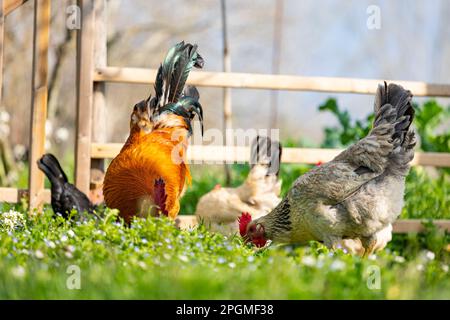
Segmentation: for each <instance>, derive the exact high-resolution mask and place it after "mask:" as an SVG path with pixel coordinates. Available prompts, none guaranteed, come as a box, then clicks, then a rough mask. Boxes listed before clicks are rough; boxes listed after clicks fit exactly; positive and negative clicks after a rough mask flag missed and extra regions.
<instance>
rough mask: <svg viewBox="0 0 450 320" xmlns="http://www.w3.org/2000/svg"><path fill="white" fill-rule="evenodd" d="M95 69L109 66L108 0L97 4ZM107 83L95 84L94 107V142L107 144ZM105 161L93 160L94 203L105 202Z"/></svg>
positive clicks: (99, 0)
mask: <svg viewBox="0 0 450 320" xmlns="http://www.w3.org/2000/svg"><path fill="white" fill-rule="evenodd" d="M94 10H95V31H94V32H95V37H94V39H95V41H94V68H95V69H96V68H104V67H106V66H107V17H106V0H97V1H96V2H95V8H94ZM105 93H106V83H105V82H94V96H93V106H92V108H93V109H92V142H93V143H105V142H106V136H107V135H106V133H107V127H106V96H105ZM104 172H105V159H91V177H90V198H91V200H92V201H93V202H94V203H101V202H103V193H102V184H103V174H104Z"/></svg>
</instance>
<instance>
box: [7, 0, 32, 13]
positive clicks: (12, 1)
mask: <svg viewBox="0 0 450 320" xmlns="http://www.w3.org/2000/svg"><path fill="white" fill-rule="evenodd" d="M27 1H28V0H3V7H4V13H3V14H4V15H5V16H7V15H8V14H10V13H11V12H13V11H14V10H16V9H17V8H19V7H20V6H21V5H23V4H24V3H25V2H27Z"/></svg>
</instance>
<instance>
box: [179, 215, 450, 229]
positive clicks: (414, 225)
mask: <svg viewBox="0 0 450 320" xmlns="http://www.w3.org/2000/svg"><path fill="white" fill-rule="evenodd" d="M433 223H434V224H435V225H436V226H437V227H438V228H440V229H444V230H447V231H450V220H433ZM197 224H198V222H197V218H196V216H194V215H179V216H178V217H177V225H178V226H179V227H180V228H181V229H188V228H193V227H195V226H196V225H197ZM423 231H425V228H424V227H423V223H422V220H420V219H401V220H397V221H396V222H395V223H394V225H393V233H419V232H423Z"/></svg>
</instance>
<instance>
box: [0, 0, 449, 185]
mask: <svg viewBox="0 0 450 320" xmlns="http://www.w3.org/2000/svg"><path fill="white" fill-rule="evenodd" d="M280 2H282V6H281V8H282V10H281V14H280V15H279V16H278V22H279V23H280V24H279V28H281V32H279V33H278V36H279V37H277V31H276V28H275V24H276V22H277V16H276V14H275V13H276V11H277V10H276V6H277V5H280V4H279V3H280ZM75 3H76V1H74V0H61V1H53V2H52V25H51V47H50V64H49V67H50V80H49V87H50V92H49V106H48V108H49V110H48V123H47V127H46V131H47V136H48V139H47V140H48V141H47V145H46V148H47V150H48V151H51V152H53V153H55V154H56V155H57V156H58V157H65V158H67V157H70V158H72V157H73V149H74V136H75V128H74V124H75V89H76V88H75V86H76V84H75V80H76V79H75V77H76V73H75V67H76V64H75V42H76V30H69V29H67V28H66V19H67V13H66V10H65V9H66V8H67V7H68V6H69V5H72V4H75ZM370 5H376V6H378V7H379V8H380V10H381V11H380V13H381V28H380V29H372V30H369V29H368V28H367V24H366V23H367V19H368V17H369V14H368V13H367V8H368V7H369V6H370ZM449 16H450V2H449V1H446V0H433V1H426V0H416V1H407V0H403V1H400V0H399V1H375V0H369V1H356V0H355V1H345V2H344V1H338V0H304V1H296V0H282V1H279V0H260V1H242V0H227V1H226V17H227V23H228V27H227V29H228V42H229V50H230V58H231V71H233V72H247V73H273V72H277V71H278V72H279V73H280V74H292V75H302V76H329V77H355V78H375V79H395V80H415V81H425V82H431V83H450V68H449V65H450V41H449V40H450V24H449V23H448V17H449ZM32 17H33V3H32V2H29V3H26V4H25V5H24V6H23V7H22V8H20V9H19V10H16V11H15V12H13V13H12V14H11V15H9V16H8V17H7V19H6V27H5V44H4V52H5V54H4V70H3V73H4V86H3V94H4V96H3V97H4V98H3V101H2V103H3V104H2V106H0V124H1V127H0V129H1V130H0V135H2V136H3V139H4V140H5V139H6V140H7V141H8V143H9V144H10V146H11V148H10V149H12V150H13V154H14V157H16V158H21V157H26V150H27V148H28V135H29V116H28V113H29V111H30V101H31V96H30V93H31V79H30V74H31V59H32V47H31V46H32V37H33V34H32V31H33V30H32V27H33V26H32ZM107 19H108V65H109V66H123V67H144V68H157V67H158V66H159V63H160V62H161V60H162V59H163V57H164V55H165V53H166V51H167V49H168V48H169V47H170V46H172V45H173V44H175V43H176V42H179V41H180V40H185V41H188V42H192V43H197V44H198V46H199V52H200V53H201V54H202V56H203V57H204V58H205V62H206V63H205V66H204V70H206V71H222V68H223V66H222V64H223V45H222V24H221V5H220V1H219V0H190V1H182V0H166V1H159V0H131V1H123V0H122V1H121V0H109V1H108V17H107ZM279 30H280V29H279ZM274 45H275V46H276V47H275V50H274ZM277 50H278V53H279V59H276V60H278V61H277V63H276V64H277V65H278V67H274V63H273V59H274V54H276V52H277ZM274 52H275V53H274ZM277 69H278V70H277ZM150 92H153V89H152V88H151V87H150V86H147V85H128V84H107V108H108V112H107V123H108V132H107V136H108V141H109V142H123V141H124V140H125V138H126V136H127V134H128V118H129V114H130V110H131V108H132V106H133V105H134V104H135V103H136V102H138V101H139V100H141V99H143V98H145V97H147V96H148V94H149V93H150ZM200 94H201V101H202V105H203V106H204V113H205V121H206V122H205V129H208V128H222V117H223V105H222V103H223V89H221V88H204V87H202V88H200ZM231 96H232V108H233V117H232V121H233V127H234V128H244V129H246V128H268V127H269V126H270V125H271V110H270V105H271V102H270V101H271V92H270V91H269V90H243V89H232V90H231ZM330 97H334V98H335V99H336V101H337V103H338V104H339V106H340V108H341V109H342V110H348V112H349V114H350V115H351V118H352V119H366V117H367V115H369V114H370V113H371V112H372V104H373V97H372V96H371V95H355V94H329V93H308V92H288V91H280V92H279V93H278V97H277V100H276V105H277V113H278V114H277V121H276V124H275V125H274V126H275V127H276V128H280V129H281V130H280V135H281V139H282V140H283V141H286V140H289V141H290V144H294V145H303V146H319V145H320V144H321V143H322V142H323V140H324V138H325V134H326V132H325V130H324V128H325V127H332V126H335V125H336V124H337V123H338V120H337V117H336V116H335V115H333V114H332V113H330V112H320V111H319V110H318V106H319V105H321V104H324V102H325V101H327V99H328V98H330ZM415 101H416V102H418V103H419V104H420V103H423V101H424V99H423V98H416V99H415ZM437 102H438V103H439V104H441V105H444V106H448V105H449V104H450V99H437ZM448 129H449V121H448V120H447V121H444V122H443V124H440V125H439V127H438V128H437V130H438V131H441V132H448V131H449V130H448ZM3 152H4V151H3ZM3 184H5V183H3Z"/></svg>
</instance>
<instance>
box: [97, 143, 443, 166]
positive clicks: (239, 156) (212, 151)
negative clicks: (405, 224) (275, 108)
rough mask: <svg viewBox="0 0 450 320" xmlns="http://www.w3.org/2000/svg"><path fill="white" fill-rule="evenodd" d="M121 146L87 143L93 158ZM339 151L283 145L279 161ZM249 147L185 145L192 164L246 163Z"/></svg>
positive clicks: (426, 162) (421, 157) (429, 160)
mask: <svg viewBox="0 0 450 320" xmlns="http://www.w3.org/2000/svg"><path fill="white" fill-rule="evenodd" d="M121 148H122V144H121V143H104V144H100V143H94V144H92V145H91V156H92V158H94V159H105V158H114V157H115V156H116V155H117V154H118V153H119V151H120V149H121ZM339 152H341V150H340V149H314V148H284V149H283V155H282V158H281V161H282V162H283V163H307V164H316V163H318V162H327V161H330V160H331V159H333V158H334V157H335V156H336V155H338V154H339ZM249 154H250V148H249V147H233V146H228V147H225V146H198V145H192V146H189V148H188V159H189V160H190V161H192V162H193V163H196V162H198V163H203V164H205V163H206V164H208V163H211V164H213V163H214V164H216V163H223V162H225V161H227V162H229V163H233V162H237V163H245V162H248V159H249ZM412 164H413V165H422V166H435V167H450V153H439V152H416V154H415V157H414V160H413V162H412Z"/></svg>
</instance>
